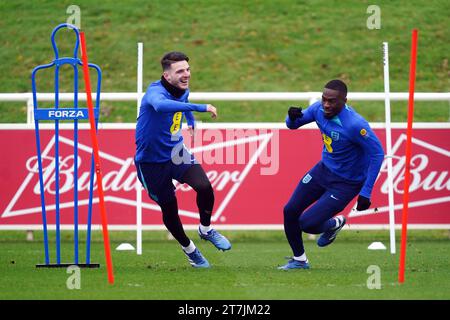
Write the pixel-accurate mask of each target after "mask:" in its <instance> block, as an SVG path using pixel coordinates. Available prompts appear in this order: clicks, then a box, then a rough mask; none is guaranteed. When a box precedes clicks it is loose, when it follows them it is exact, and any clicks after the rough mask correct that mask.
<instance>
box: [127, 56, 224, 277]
mask: <svg viewBox="0 0 450 320" xmlns="http://www.w3.org/2000/svg"><path fill="white" fill-rule="evenodd" d="M188 61H189V58H188V57H187V56H186V55H185V54H184V53H182V52H177V51H173V52H169V53H167V54H165V55H164V56H163V57H162V59H161V66H162V69H163V75H162V76H161V79H160V80H158V81H155V82H153V83H152V84H150V86H149V87H148V89H147V92H146V93H145V95H144V97H143V98H142V103H141V107H140V110H139V117H138V119H137V125H136V156H135V159H134V160H135V164H136V169H137V174H138V178H139V180H140V181H141V183H142V185H143V186H144V188H145V189H146V191H147V192H148V195H149V196H150V198H151V199H153V200H154V201H155V202H156V203H157V204H158V205H159V206H160V207H161V211H162V217H163V222H164V225H165V226H166V227H167V229H168V230H169V231H170V233H171V234H172V235H173V237H174V238H175V239H176V240H177V241H178V243H179V244H180V245H181V247H182V249H183V252H184V253H185V254H186V255H187V257H188V260H189V262H190V264H191V265H192V266H193V267H195V268H209V266H210V265H209V262H208V260H206V259H205V257H203V255H202V254H201V253H200V251H199V250H198V249H197V247H196V246H195V244H194V243H193V242H192V241H191V240H190V239H189V238H188V237H187V235H186V233H185V232H184V228H183V225H182V223H181V220H180V217H179V215H178V202H177V198H176V197H175V191H174V190H175V187H174V185H173V183H172V179H175V180H177V181H179V182H181V183H187V184H188V185H189V186H191V187H192V189H194V190H195V192H196V193H197V199H196V202H197V207H198V210H199V215H200V225H199V228H198V234H199V236H200V238H201V239H204V240H207V241H210V242H211V243H212V244H214V246H215V247H216V248H217V249H219V250H223V251H225V250H229V249H231V244H230V242H229V241H228V239H227V238H225V237H224V236H223V235H221V234H220V233H219V232H218V231H216V230H215V229H213V228H212V226H211V214H212V210H213V207H214V191H213V188H212V186H211V183H210V181H209V179H208V177H207V176H206V173H205V171H204V170H203V168H202V166H201V165H200V164H199V163H198V162H197V161H196V160H195V158H194V156H193V155H192V154H191V153H190V152H189V151H188V150H187V149H186V147H185V145H184V143H183V136H182V135H181V127H182V122H183V119H184V118H186V120H187V123H188V126H189V129H190V130H192V134H193V129H194V127H195V119H194V116H193V114H192V111H197V112H210V113H211V116H212V117H213V118H215V117H216V116H217V110H216V108H215V107H214V106H213V105H211V104H194V103H190V102H189V101H188V97H189V80H190V78H191V69H190V66H189V63H188Z"/></svg>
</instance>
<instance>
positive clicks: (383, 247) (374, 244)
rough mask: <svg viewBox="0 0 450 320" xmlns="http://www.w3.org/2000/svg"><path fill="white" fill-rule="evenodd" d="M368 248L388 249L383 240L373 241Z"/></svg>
mask: <svg viewBox="0 0 450 320" xmlns="http://www.w3.org/2000/svg"><path fill="white" fill-rule="evenodd" d="M367 249H369V250H386V247H385V246H384V244H382V243H381V242H372V243H371V244H370V246H369V247H368V248H367Z"/></svg>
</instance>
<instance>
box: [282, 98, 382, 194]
mask: <svg viewBox="0 0 450 320" xmlns="http://www.w3.org/2000/svg"><path fill="white" fill-rule="evenodd" d="M313 121H315V122H316V123H317V125H318V127H319V129H320V131H321V132H322V140H323V143H324V146H323V151H322V161H323V163H324V165H325V166H326V167H327V168H328V169H330V170H331V171H332V172H333V173H335V174H336V175H338V176H340V177H342V178H344V179H347V180H351V181H361V182H363V181H365V183H364V186H363V188H362V189H361V192H360V195H362V196H364V197H366V198H370V195H371V193H372V189H373V185H374V184H375V180H376V179H377V176H378V173H379V171H380V168H381V164H382V163H383V159H384V151H383V148H382V146H381V143H380V140H378V138H377V136H376V135H375V133H374V132H373V131H372V129H371V128H370V126H369V124H368V122H367V121H366V120H365V119H364V118H363V117H362V116H361V115H359V114H358V113H356V111H355V110H353V109H352V108H351V107H349V106H347V105H345V107H344V108H342V110H341V112H339V114H337V115H336V116H334V117H333V118H331V119H327V118H325V116H324V113H323V107H322V102H320V101H319V102H316V103H314V104H312V105H311V106H309V107H308V108H307V109H306V110H305V111H303V117H302V118H299V119H296V120H295V121H291V120H290V119H289V116H287V117H286V125H287V127H288V128H289V129H297V128H299V127H301V126H303V125H305V124H307V123H310V122H313Z"/></svg>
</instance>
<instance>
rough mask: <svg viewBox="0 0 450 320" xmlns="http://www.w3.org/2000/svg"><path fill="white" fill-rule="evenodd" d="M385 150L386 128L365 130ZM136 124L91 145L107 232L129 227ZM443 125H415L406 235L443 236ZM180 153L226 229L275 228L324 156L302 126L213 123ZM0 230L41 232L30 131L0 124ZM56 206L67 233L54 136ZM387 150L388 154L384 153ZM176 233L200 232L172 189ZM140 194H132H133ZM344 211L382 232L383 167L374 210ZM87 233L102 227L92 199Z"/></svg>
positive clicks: (180, 192)
mask: <svg viewBox="0 0 450 320" xmlns="http://www.w3.org/2000/svg"><path fill="white" fill-rule="evenodd" d="M372 127H373V128H374V131H375V133H376V134H377V136H378V137H379V139H380V141H381V142H382V144H383V146H385V129H384V127H383V126H382V125H380V124H372ZM83 128H85V129H84V130H80V133H79V161H78V165H79V168H78V182H77V183H78V189H79V218H80V221H79V222H80V224H81V225H84V224H86V219H87V204H88V186H89V172H90V164H91V145H90V141H91V140H90V137H89V131H88V130H87V127H83ZM134 128H135V125H134V124H110V125H104V126H101V127H100V130H99V145H100V157H101V166H102V173H103V184H104V190H105V202H106V210H107V215H108V223H109V225H110V228H111V229H113V230H114V229H117V230H120V229H124V230H127V229H134V228H135V225H136V205H137V202H136V186H137V184H136V181H137V179H136V170H135V166H134V161H133V157H134V152H135V144H134ZM405 132H406V125H404V124H397V125H394V127H393V129H392V147H393V182H394V198H395V201H394V202H395V206H394V208H395V222H396V224H397V225H399V224H400V223H401V209H402V194H403V188H404V186H403V181H404V169H405V142H406V135H405ZM449 133H450V126H448V125H446V124H416V125H415V129H414V130H413V140H412V141H413V147H412V152H413V157H412V163H411V174H412V176H411V186H410V203H409V207H410V210H409V215H408V223H409V226H410V228H450V192H449V190H450V179H449V172H448V171H449V167H450V166H449V164H450V161H449V156H450V151H449V150H450V140H449V139H447V138H448V137H449ZM183 134H184V136H185V144H186V145H187V146H188V148H189V149H191V151H192V153H193V154H194V155H195V157H196V159H197V160H198V161H199V162H200V163H201V164H202V165H203V167H204V169H205V171H206V173H207V175H208V177H209V179H210V181H211V183H212V185H213V187H214V190H215V199H216V201H215V208H214V212H213V219H212V220H213V222H214V224H215V225H217V226H219V227H222V228H230V229H233V228H235V229H239V228H240V229H282V224H283V207H284V205H285V203H286V202H287V201H288V199H289V197H290V195H291V193H292V192H293V190H294V188H295V187H296V185H297V183H298V182H299V181H300V179H301V178H302V176H303V175H304V174H305V172H306V171H307V170H309V169H310V168H311V167H312V166H314V164H315V163H317V161H319V160H320V157H321V151H322V148H323V144H322V139H321V135H320V132H319V130H318V129H317V127H316V126H315V125H308V126H306V127H304V128H301V129H299V130H289V129H287V128H284V125H283V124H256V123H252V124H217V125H203V126H199V129H198V130H197V132H196V135H195V139H194V142H195V143H194V144H193V145H192V139H191V138H190V137H189V135H188V133H187V132H184V133H183ZM0 135H1V137H0V147H1V150H2V159H1V161H0V175H1V186H0V194H1V198H0V229H40V228H41V220H42V217H41V203H40V190H39V178H38V173H37V156H36V142H35V134H34V126H26V125H1V126H0ZM54 146H55V136H54V130H53V129H52V126H51V125H45V126H42V129H41V148H42V157H43V176H44V190H45V198H46V207H47V219H48V221H49V224H50V225H51V224H54V222H55V158H54ZM59 147H60V159H59V160H60V161H59V165H60V203H61V223H62V226H63V228H71V226H72V224H73V206H74V202H73V199H74V196H73V192H74V183H75V182H76V181H77V179H75V177H74V175H73V171H74V167H73V165H74V161H73V131H72V130H71V129H70V125H69V126H68V127H67V126H66V127H64V129H63V130H60V140H59ZM385 150H386V149H385ZM174 184H175V187H176V189H177V191H176V194H177V198H178V203H179V207H180V216H181V217H182V221H183V222H184V224H186V225H188V226H194V225H197V224H198V212H197V209H196V201H195V192H194V191H193V190H191V188H189V187H188V186H187V185H180V184H178V183H177V182H175V181H174ZM139 187H140V185H139ZM142 199H143V201H142V207H143V217H142V219H143V225H144V228H147V229H153V228H155V229H158V228H163V224H162V218H161V212H160V210H159V208H158V206H157V205H156V203H154V202H153V201H152V200H151V199H150V198H149V197H148V196H147V195H146V194H145V190H144V191H143V195H142ZM355 201H356V199H355V200H354V201H352V202H351V203H350V204H349V206H348V207H347V208H346V209H345V210H344V214H345V215H346V216H347V217H348V218H349V219H348V223H349V224H350V226H351V227H352V228H359V229H363V228H367V229H378V228H388V224H389V214H388V212H389V204H388V180H387V165H386V161H385V162H384V163H383V166H382V170H381V172H380V175H379V177H378V179H377V182H376V184H375V186H374V190H373V194H372V208H377V210H376V211H375V210H368V211H367V212H363V213H359V212H354V211H352V208H353V206H354V204H355ZM93 212H94V213H93V225H100V214H99V210H98V199H97V194H96V192H95V191H94V211H93Z"/></svg>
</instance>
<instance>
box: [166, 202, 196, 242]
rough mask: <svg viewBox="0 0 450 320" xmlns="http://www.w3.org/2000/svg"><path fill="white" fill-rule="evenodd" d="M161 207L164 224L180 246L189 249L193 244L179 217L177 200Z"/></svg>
mask: <svg viewBox="0 0 450 320" xmlns="http://www.w3.org/2000/svg"><path fill="white" fill-rule="evenodd" d="M160 207H161V211H162V214H163V222H164V225H165V226H166V228H167V230H169V232H170V233H171V234H172V235H173V237H174V238H175V239H176V240H177V241H178V243H179V244H180V245H182V246H183V247H187V246H188V245H189V244H190V243H191V240H189V238H188V237H187V235H186V233H185V232H184V228H183V225H182V224H181V220H180V216H179V215H178V203H177V199H176V198H175V199H174V200H173V201H171V202H167V203H164V204H160Z"/></svg>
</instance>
